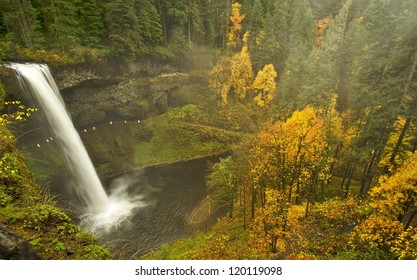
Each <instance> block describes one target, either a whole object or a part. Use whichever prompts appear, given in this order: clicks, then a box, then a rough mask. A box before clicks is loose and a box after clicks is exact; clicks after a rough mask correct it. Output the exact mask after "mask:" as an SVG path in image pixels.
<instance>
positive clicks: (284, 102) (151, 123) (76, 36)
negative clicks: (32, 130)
mask: <svg viewBox="0 0 417 280" xmlns="http://www.w3.org/2000/svg"><path fill="white" fill-rule="evenodd" d="M17 4H18V5H17ZM0 8H1V12H0V58H2V59H21V60H27V59H28V60H42V61H50V62H51V63H57V64H59V63H64V64H68V63H74V62H80V61H86V60H87V58H89V59H91V61H97V60H103V59H105V58H106V59H109V60H111V59H114V60H112V61H120V62H130V61H134V60H138V59H139V60H140V59H147V60H149V61H152V62H153V63H155V64H158V62H163V63H167V62H168V63H171V65H173V66H174V67H178V68H180V69H189V68H187V67H185V66H188V67H191V66H196V65H197V64H199V63H201V62H203V63H207V66H198V67H196V68H198V70H199V71H200V73H199V74H200V76H201V77H203V78H201V80H202V83H203V84H204V83H205V82H207V91H206V92H204V94H201V96H198V98H196V99H195V102H194V104H192V105H186V106H182V107H178V108H171V109H169V110H168V112H167V113H165V114H162V115H159V116H154V117H152V118H149V119H148V120H146V121H143V123H142V124H141V125H140V126H138V125H136V126H135V128H133V124H132V125H129V126H124V127H123V128H122V127H121V126H114V129H118V130H120V131H119V132H120V133H117V134H116V135H126V136H128V137H122V136H117V137H113V136H114V135H113V133H112V131H110V130H107V132H106V131H105V130H103V131H104V133H103V137H102V139H98V140H95V141H91V142H90V143H93V144H92V145H91V146H89V147H87V148H88V149H89V150H91V151H93V153H92V154H94V155H96V158H95V159H94V161H95V162H98V163H99V165H100V166H99V168H98V170H99V172H101V173H102V174H111V172H112V171H115V170H116V169H117V168H119V169H120V168H125V169H128V168H131V167H132V166H135V167H137V166H147V165H154V164H161V163H167V162H173V161H180V160H188V159H193V158H197V157H203V156H207V155H211V154H214V153H215V154H219V153H221V152H226V151H227V152H228V153H229V154H230V157H227V158H225V159H221V160H220V161H219V162H218V163H214V164H213V166H212V168H211V173H210V174H208V176H207V183H208V186H209V187H210V190H211V191H212V192H213V198H214V199H215V200H217V201H216V202H218V203H219V204H224V205H228V206H229V217H227V218H223V219H221V220H220V221H219V222H218V223H217V224H216V225H215V226H214V227H213V229H211V230H209V231H207V232H203V233H201V234H200V235H197V236H195V237H193V238H189V239H186V240H181V241H178V242H176V243H174V244H170V245H169V244H165V245H163V246H162V247H161V249H160V250H159V251H156V252H153V253H152V254H149V255H148V256H146V257H145V258H163V259H165V258H166V259H177V258H184V259H187V258H192V259H278V258H288V259H351V258H352V259H358V258H361V259H416V258H417V254H416V252H417V249H416V248H417V247H416V246H417V244H416V238H417V230H416V219H415V218H416V215H417V190H416V184H415V182H416V178H417V174H416V170H417V167H416V166H417V158H416V155H415V152H416V150H417V134H416V129H417V126H416V118H417V114H416V113H417V73H416V72H417V45H416V42H417V33H416V30H417V6H416V5H415V0H382V1H375V0H329V1H315V0H294V1H287V0H253V1H243V0H242V1H204V0H191V1H185V0H181V1H173V0H161V1H157V0H129V1H105V0H97V1H67V0H59V1H58V0H48V1H46V0H45V1H29V0H24V1H21V0H20V1H13V0H8V1H3V2H2V3H1V5H0ZM76 15H77V16H76ZM90 27H91V28H90ZM200 46H201V47H202V48H199V47H200ZM208 48H211V49H214V50H215V51H214V52H213V51H210V53H211V54H213V53H215V54H216V58H217V60H216V62H215V63H214V64H213V65H211V64H212V61H213V60H212V59H211V57H215V56H214V55H213V56H210V59H207V60H204V59H201V55H200V56H198V55H196V53H197V52H198V51H201V50H204V49H208ZM212 66H213V67H212ZM209 68H210V70H207V69H209ZM3 96H4V93H3V92H2V89H1V88H0V97H3ZM2 102H3V101H2ZM179 103H180V102H179ZM0 105H3V104H0ZM15 105H19V104H15ZM181 105H182V104H181ZM141 106H143V107H147V106H151V105H150V104H148V103H143V104H141ZM20 109H21V110H22V112H25V113H27V111H25V110H24V108H20ZM16 116H18V115H16ZM3 130H4V131H3ZM3 130H2V131H3V132H2V137H3V138H2V139H3V140H1V141H3V142H2V159H1V160H2V161H3V162H7V164H6V165H4V167H3V165H2V172H3V173H2V175H1V176H3V177H2V180H3V181H2V185H0V191H1V195H0V203H1V205H2V208H1V209H2V211H3V212H4V213H6V212H7V215H4V216H5V217H9V218H7V220H6V221H4V222H7V223H16V224H17V225H19V226H20V228H22V229H23V228H25V229H27V230H29V231H30V232H34V233H36V232H38V231H39V230H41V229H42V228H43V226H44V225H51V226H54V225H55V226H56V225H57V223H64V224H65V223H68V219H67V216H65V215H61V214H58V213H57V212H55V211H54V210H52V209H51V208H49V206H42V205H37V204H35V205H34V204H33V203H35V202H34V200H36V199H34V198H33V197H35V198H36V197H38V196H32V195H31V196H30V197H27V198H26V199H28V201H30V202H31V203H29V202H28V203H24V205H25V207H28V208H25V209H26V210H28V209H30V210H31V212H30V214H28V212H25V211H15V209H14V208H11V206H10V205H13V204H14V203H15V201H16V198H19V199H20V197H22V198H24V197H26V193H22V191H21V188H19V187H18V186H20V183H19V184H18V183H16V182H18V181H19V180H28V178H30V177H28V176H26V175H22V173H21V172H23V171H22V170H25V169H22V168H23V167H22V166H21V161H20V157H19V156H16V155H17V154H18V153H17V151H16V150H15V149H14V148H11V147H12V146H8V145H10V143H9V142H10V141H13V137H12V136H11V135H10V133H9V132H8V131H7V130H5V129H3ZM98 130H99V129H98ZM91 135H92V134H91ZM85 137H86V138H87V137H90V136H89V135H86V136H85ZM103 139H104V140H103ZM107 139H111V141H107ZM87 142H89V141H87ZM3 146H4V148H3ZM127 157H129V158H128V160H126V158H127ZM110 159H111V160H112V161H111V162H109V160H110ZM3 174H4V175H3ZM19 182H20V181H19ZM19 205H20V204H19ZM2 217H3V216H2ZM67 231H68V229H65V230H64V232H67ZM51 232H54V230H51ZM57 232H60V231H57ZM75 236H78V234H75ZM27 239H28V240H30V242H31V244H32V245H33V246H34V247H35V248H41V249H42V248H44V247H43V246H46V245H44V244H50V245H51V247H50V248H49V251H48V253H50V252H54V254H62V253H64V252H65V251H67V252H68V249H67V248H68V245H67V244H66V243H65V242H64V241H62V240H61V239H59V238H58V237H56V236H55V237H52V238H51V239H50V240H49V242H45V241H44V240H42V239H41V237H40V236H39V235H35V236H33V237H30V236H29V237H27ZM94 248H95V245H92V246H84V248H83V250H82V251H83V252H84V253H86V254H87V256H91V257H98V256H99V255H103V254H104V253H103V252H105V251H101V250H97V251H96V252H92V250H93V249H94ZM44 251H45V252H46V249H45V250H44ZM104 255H105V254H104ZM72 257H75V255H73V256H72Z"/></svg>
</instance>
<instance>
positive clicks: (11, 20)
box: [0, 0, 43, 49]
mask: <svg viewBox="0 0 417 280" xmlns="http://www.w3.org/2000/svg"><path fill="white" fill-rule="evenodd" d="M0 15H1V20H0V33H8V35H9V36H8V39H10V38H12V40H13V41H15V42H17V43H20V44H22V45H23V46H25V47H27V48H29V49H33V48H35V47H36V46H38V45H39V44H40V43H41V42H42V40H43V38H42V36H41V34H40V32H39V31H40V25H39V21H38V18H37V17H38V12H37V10H36V9H35V8H34V7H33V6H32V3H31V1H29V0H2V1H1V2H0ZM10 35H11V36H10Z"/></svg>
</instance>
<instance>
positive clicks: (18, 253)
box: [0, 225, 41, 260]
mask: <svg viewBox="0 0 417 280" xmlns="http://www.w3.org/2000/svg"><path fill="white" fill-rule="evenodd" d="M0 259H3V260H40V259H41V257H40V256H39V255H38V254H37V253H36V252H35V251H34V250H33V248H32V246H31V245H30V244H29V242H27V241H26V240H24V239H23V238H21V237H19V236H17V235H15V234H13V233H11V232H10V231H8V230H7V229H6V228H5V227H4V226H2V225H0Z"/></svg>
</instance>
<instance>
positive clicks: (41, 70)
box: [7, 63, 143, 231]
mask: <svg viewBox="0 0 417 280" xmlns="http://www.w3.org/2000/svg"><path fill="white" fill-rule="evenodd" d="M7 66H8V67H10V68H12V69H14V71H15V72H16V75H17V77H18V80H19V83H20V85H21V87H22V89H23V90H24V91H25V92H26V93H28V94H29V95H30V96H31V98H32V99H34V101H35V102H36V104H39V105H38V106H39V107H40V108H39V109H40V111H42V112H43V113H44V116H45V118H46V120H47V124H46V125H47V126H48V128H49V129H50V131H51V133H53V137H54V139H55V141H56V142H57V144H58V147H59V148H60V150H61V151H62V154H63V155H64V157H65V161H66V168H67V169H68V170H69V171H70V173H71V174H72V175H73V176H74V179H75V181H76V186H74V187H75V190H76V193H77V194H78V195H79V198H80V200H81V201H82V202H83V203H84V204H85V206H86V213H85V214H84V215H83V217H84V218H85V221H86V222H85V221H84V225H85V226H86V227H88V228H89V229H90V230H92V231H95V230H96V229H101V228H103V227H104V228H105V229H109V228H111V227H112V226H113V225H114V224H116V225H118V224H120V222H121V220H123V219H125V218H126V217H128V216H129V215H130V212H131V210H132V209H134V208H137V207H138V206H143V204H142V205H140V203H138V202H139V199H141V197H133V198H128V196H126V195H125V194H121V191H120V190H116V191H115V192H114V194H115V195H113V196H112V195H110V196H107V194H106V192H105V190H104V189H103V186H102V184H101V182H100V179H99V178H98V176H97V173H96V171H95V169H94V166H93V164H92V162H91V160H90V158H89V156H88V154H87V151H86V149H85V147H84V145H83V143H82V141H81V138H80V136H79V134H78V132H77V131H76V129H75V127H74V125H73V123H72V121H71V118H70V116H69V114H68V112H67V110H66V108H65V104H64V101H63V99H62V97H61V95H60V93H59V90H58V87H57V85H56V83H55V80H54V78H53V77H52V75H51V72H50V71H49V67H48V66H47V65H44V64H21V63H10V64H8V65H7ZM123 187H124V186H121V188H123Z"/></svg>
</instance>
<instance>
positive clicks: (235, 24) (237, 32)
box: [227, 2, 245, 48]
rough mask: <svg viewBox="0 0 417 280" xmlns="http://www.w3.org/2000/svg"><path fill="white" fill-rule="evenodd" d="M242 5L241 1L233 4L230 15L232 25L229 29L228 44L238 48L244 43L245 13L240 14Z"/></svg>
mask: <svg viewBox="0 0 417 280" xmlns="http://www.w3.org/2000/svg"><path fill="white" fill-rule="evenodd" d="M241 7H242V5H241V4H239V2H235V3H233V5H232V15H231V16H230V21H231V23H232V26H231V27H230V30H229V34H228V39H229V40H228V43H227V45H228V46H231V47H233V48H238V47H240V46H241V45H242V21H243V19H244V18H245V15H241V14H240V8H241Z"/></svg>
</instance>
